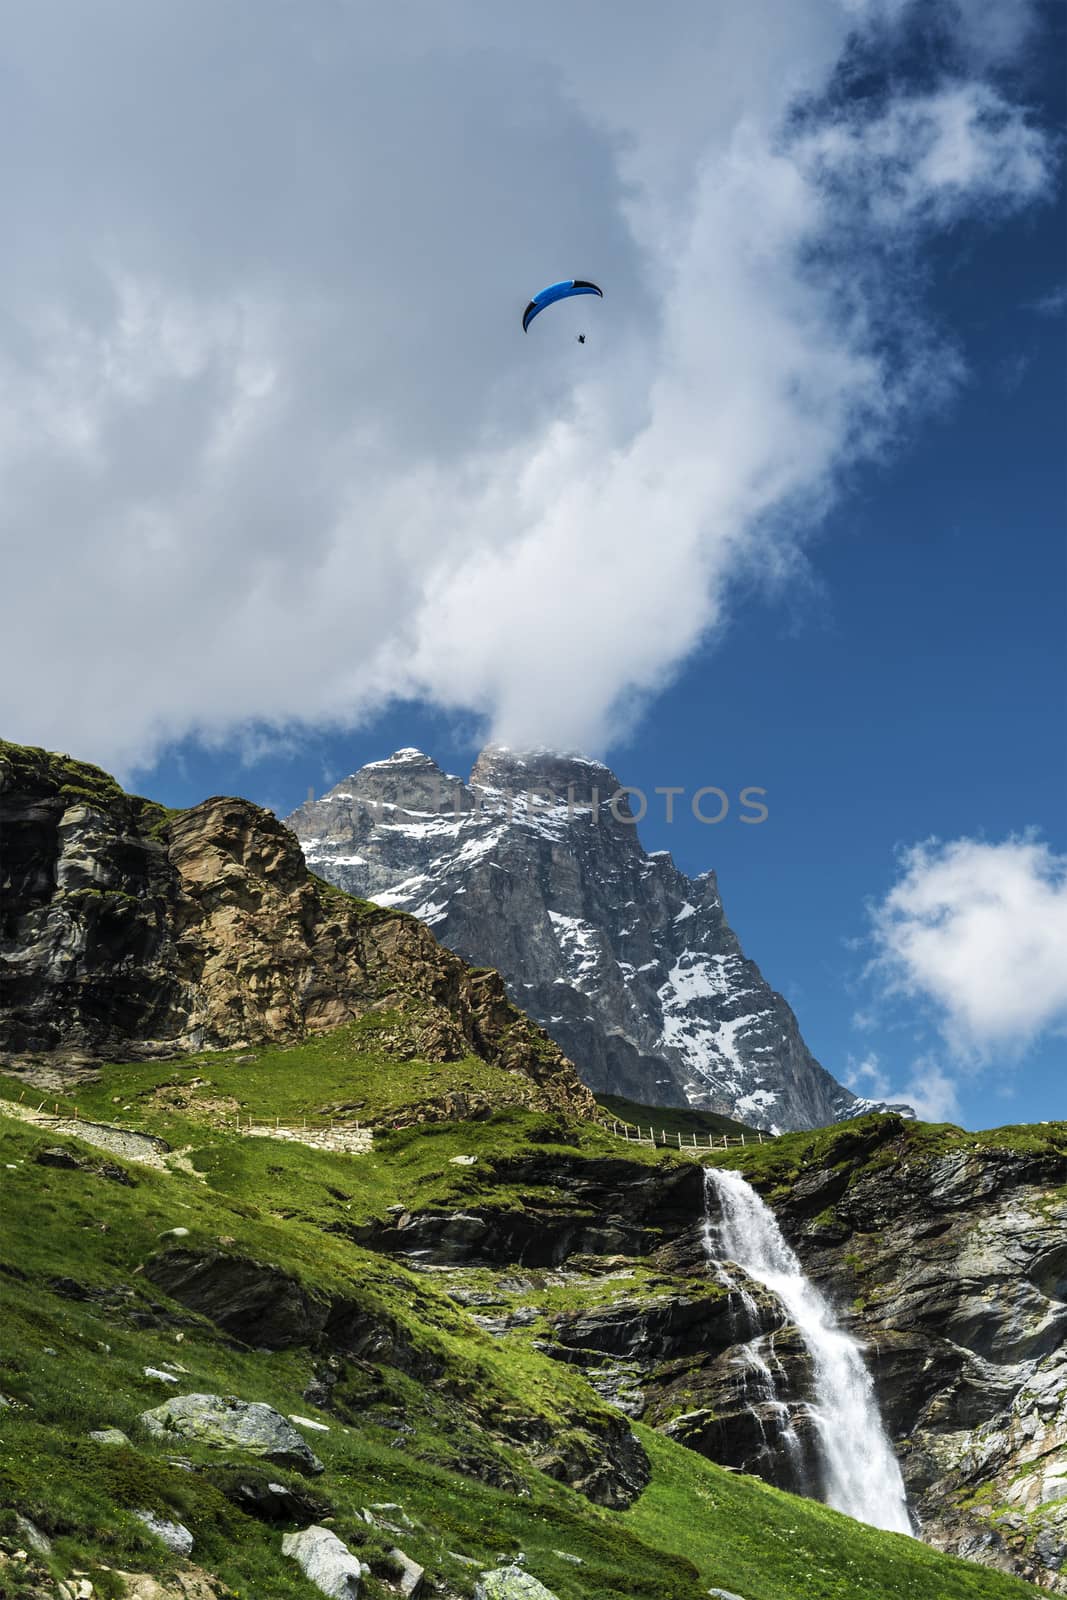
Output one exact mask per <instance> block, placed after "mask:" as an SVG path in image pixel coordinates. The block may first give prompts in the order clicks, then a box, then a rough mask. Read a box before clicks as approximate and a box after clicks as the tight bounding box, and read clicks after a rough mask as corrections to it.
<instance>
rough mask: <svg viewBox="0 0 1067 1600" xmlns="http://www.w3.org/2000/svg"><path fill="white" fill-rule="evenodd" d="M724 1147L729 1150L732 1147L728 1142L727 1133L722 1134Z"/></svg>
mask: <svg viewBox="0 0 1067 1600" xmlns="http://www.w3.org/2000/svg"><path fill="white" fill-rule="evenodd" d="M722 1147H723V1149H724V1150H729V1148H730V1146H729V1144H728V1143H727V1142H726V1135H725V1133H724V1134H723V1136H722Z"/></svg>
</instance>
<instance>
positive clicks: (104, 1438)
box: [89, 1428, 130, 1445]
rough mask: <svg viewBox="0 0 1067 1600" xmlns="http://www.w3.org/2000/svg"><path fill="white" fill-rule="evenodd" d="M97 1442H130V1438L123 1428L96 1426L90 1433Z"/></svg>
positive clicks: (91, 1437) (117, 1443)
mask: <svg viewBox="0 0 1067 1600" xmlns="http://www.w3.org/2000/svg"><path fill="white" fill-rule="evenodd" d="M89 1437H90V1439H95V1440H96V1443H97V1444H116V1445H119V1444H127V1445H128V1444H129V1442H130V1441H129V1439H127V1437H126V1435H125V1434H124V1433H123V1431H122V1429H121V1428H94V1429H93V1431H92V1433H90V1435H89Z"/></svg>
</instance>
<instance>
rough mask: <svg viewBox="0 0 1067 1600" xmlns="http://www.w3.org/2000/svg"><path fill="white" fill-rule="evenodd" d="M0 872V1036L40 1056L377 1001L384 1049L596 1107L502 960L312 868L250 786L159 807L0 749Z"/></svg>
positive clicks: (249, 1030)
mask: <svg viewBox="0 0 1067 1600" xmlns="http://www.w3.org/2000/svg"><path fill="white" fill-rule="evenodd" d="M0 888H2V890H3V906H2V911H0V1050H2V1051H4V1052H6V1053H8V1054H9V1055H10V1056H15V1057H23V1058H25V1057H26V1056H29V1055H34V1056H38V1057H42V1058H43V1061H44V1066H45V1069H46V1070H48V1069H49V1068H50V1069H51V1070H52V1071H53V1072H54V1069H55V1066H56V1063H57V1061H60V1062H61V1061H63V1060H70V1061H71V1065H72V1067H73V1066H74V1064H75V1061H77V1062H78V1063H80V1064H81V1065H82V1066H83V1065H84V1062H85V1060H86V1059H89V1060H92V1059H112V1060H114V1059H116V1058H119V1059H122V1058H125V1059H137V1058H140V1057H143V1056H150V1055H171V1054H180V1053H182V1052H187V1051H190V1050H199V1049H205V1048H207V1049H213V1048H226V1047H232V1046H235V1045H241V1044H246V1043H247V1044H249V1045H265V1044H279V1043H286V1042H292V1041H296V1040H299V1039H301V1038H305V1037H307V1036H308V1035H312V1034H322V1033H326V1032H329V1031H330V1030H332V1029H334V1028H337V1027H338V1026H340V1025H341V1024H343V1023H346V1022H351V1021H353V1020H355V1019H357V1018H360V1017H364V1016H366V1015H367V1014H368V1013H378V1014H381V1016H382V1018H383V1029H382V1033H381V1035H380V1036H376V1044H378V1045H379V1046H380V1047H382V1048H384V1049H386V1050H391V1051H392V1052H393V1053H395V1054H396V1055H398V1056H401V1057H404V1056H409V1057H410V1056H418V1057H419V1058H421V1059H424V1060H429V1061H450V1060H458V1059H460V1058H462V1057H463V1056H467V1055H474V1056H479V1057H481V1058H482V1059H483V1060H486V1061H489V1062H492V1063H493V1064H494V1065H498V1066H500V1067H501V1068H502V1069H504V1070H505V1071H507V1072H510V1073H513V1074H515V1075H516V1083H515V1085H514V1088H515V1091H516V1092H515V1093H514V1095H513V1096H511V1098H513V1099H515V1100H517V1101H524V1100H525V1101H528V1103H530V1104H532V1105H543V1106H553V1107H556V1108H559V1109H564V1110H567V1111H570V1112H573V1113H576V1114H579V1115H589V1114H592V1112H593V1109H594V1108H593V1101H592V1097H591V1096H590V1094H589V1092H588V1091H587V1090H586V1089H585V1088H584V1087H583V1086H582V1085H581V1084H580V1082H579V1081H578V1078H577V1074H576V1073H575V1071H574V1068H573V1067H572V1066H571V1064H570V1062H569V1061H567V1059H566V1057H565V1056H564V1055H563V1054H562V1052H561V1051H560V1050H559V1049H558V1047H557V1046H556V1045H554V1044H553V1043H552V1041H551V1040H550V1039H549V1038H548V1036H547V1035H546V1034H545V1033H544V1032H543V1031H542V1030H541V1029H540V1028H538V1027H537V1026H536V1025H535V1024H534V1023H532V1022H530V1021H529V1019H528V1018H526V1017H525V1016H524V1015H523V1014H522V1013H521V1012H520V1011H518V1010H517V1009H516V1008H515V1007H514V1006H512V1005H511V1004H510V1002H509V1001H508V999H507V996H506V994H505V991H504V986H503V983H502V981H501V979H500V977H499V976H498V974H496V973H495V972H491V971H484V970H474V969H472V968H471V967H469V966H467V964H466V963H465V962H464V961H462V960H461V959H460V958H459V957H457V956H454V955H452V954H451V953H450V952H449V951H446V950H444V949H443V948H442V947H441V946H440V945H438V943H437V942H436V940H435V939H434V937H433V935H432V934H431V933H430V932H429V930H428V929H427V928H425V927H424V926H423V925H422V924H421V923H419V922H416V921H415V920H414V919H413V918H411V917H407V916H404V915H402V914H400V913H397V912H392V911H388V910H385V909H382V908H380V907H377V906H369V905H367V904H366V903H365V902H362V901H359V900H355V899H353V898H352V897H351V896H349V895H346V894H343V893H341V892H339V891H337V890H335V889H332V888H330V887H329V886H328V885H326V884H323V883H321V882H320V881H319V880H318V879H316V878H313V877H312V876H311V875H310V874H309V873H308V871H307V868H306V867H305V865H304V858H303V855H302V853H301V850H300V846H299V844H298V843H297V841H296V839H295V838H294V836H293V835H292V834H291V833H290V832H289V831H288V829H287V828H285V827H283V825H282V824H281V823H280V822H279V821H278V820H277V818H276V817H274V816H273V815H272V814H271V813H270V812H267V811H264V810H262V809H261V808H260V807H258V806H254V805H252V804H251V803H250V802H249V801H246V800H233V799H225V798H214V799H210V800H205V801H204V802H203V803H202V804H201V805H198V806H194V807H193V808H192V809H191V810H189V811H185V812H181V813H179V814H177V815H171V816H169V817H168V815H167V814H166V813H164V812H163V811H162V809H161V808H160V807H157V806H154V805H152V803H151V802H148V801H144V800H139V799H137V798H135V797H132V796H129V795H126V794H123V792H122V791H121V790H120V789H119V788H118V786H117V785H116V784H115V783H114V782H113V780H111V779H110V778H108V777H107V775H106V774H104V773H101V772H100V771H99V770H98V769H97V768H94V767H87V766H85V765H83V764H79V763H73V762H70V761H69V760H68V759H67V758H66V757H62V756H52V755H49V754H48V753H46V752H44V751H34V750H30V751H27V750H23V749H21V748H20V747H16V746H11V745H0ZM527 1086H528V1087H527Z"/></svg>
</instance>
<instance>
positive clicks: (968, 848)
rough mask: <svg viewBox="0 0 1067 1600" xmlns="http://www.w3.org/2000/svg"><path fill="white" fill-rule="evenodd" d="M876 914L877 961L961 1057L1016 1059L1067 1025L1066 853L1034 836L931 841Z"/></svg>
mask: <svg viewBox="0 0 1067 1600" xmlns="http://www.w3.org/2000/svg"><path fill="white" fill-rule="evenodd" d="M901 867H902V871H901V875H900V878H899V879H898V881H897V883H896V884H894V886H893V888H892V889H891V890H890V891H889V893H888V894H887V895H886V896H885V898H884V900H883V901H882V902H881V904H880V905H877V906H876V907H874V908H873V910H872V918H873V936H874V941H875V945H876V949H877V956H876V959H875V962H874V965H873V968H872V971H873V973H874V975H875V976H876V977H878V978H879V979H880V981H881V982H882V984H883V985H884V988H885V990H886V992H888V993H889V994H890V995H897V996H903V997H905V998H907V999H909V1000H915V1001H918V1002H919V1003H920V1004H921V1005H923V1006H924V1007H928V1008H929V1009H930V1010H931V1012H932V1015H933V1018H934V1021H935V1023H936V1025H937V1026H938V1028H939V1030H940V1032H941V1033H942V1035H943V1037H944V1039H945V1041H946V1043H947V1044H948V1045H949V1046H950V1047H951V1049H952V1050H953V1051H955V1052H956V1053H957V1054H958V1055H959V1056H962V1057H969V1058H971V1059H972V1060H977V1061H979V1062H981V1061H988V1060H989V1059H990V1058H992V1057H998V1058H1000V1059H1007V1060H1011V1059H1015V1058H1017V1057H1018V1056H1020V1055H1021V1054H1022V1053H1023V1052H1024V1051H1025V1050H1026V1049H1027V1048H1028V1047H1029V1046H1031V1045H1032V1044H1033V1043H1034V1042H1035V1041H1036V1040H1037V1039H1038V1038H1039V1037H1040V1036H1041V1035H1043V1034H1046V1033H1048V1032H1049V1031H1053V1030H1057V1031H1058V1030H1062V1029H1064V1028H1065V1027H1067V856H1059V855H1056V854H1055V853H1054V852H1053V851H1052V850H1051V849H1050V848H1049V846H1048V845H1047V844H1045V843H1042V842H1041V841H1040V840H1038V839H1037V838H1035V837H1032V836H1026V837H1021V838H1011V839H1007V840H1004V841H1002V842H1001V843H989V842H986V841H983V840H977V839H956V840H952V841H950V842H948V843H942V842H940V841H938V840H931V841H929V842H928V843H926V844H922V845H917V846H915V847H913V848H912V849H910V850H908V851H906V852H905V854H904V855H903V857H902V862H901Z"/></svg>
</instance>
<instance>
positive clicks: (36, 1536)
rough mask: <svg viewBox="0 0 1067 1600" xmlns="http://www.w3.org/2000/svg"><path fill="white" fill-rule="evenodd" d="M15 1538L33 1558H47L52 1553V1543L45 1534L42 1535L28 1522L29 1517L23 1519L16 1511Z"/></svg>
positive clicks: (38, 1529)
mask: <svg viewBox="0 0 1067 1600" xmlns="http://www.w3.org/2000/svg"><path fill="white" fill-rule="evenodd" d="M15 1536H16V1538H17V1539H18V1540H19V1541H20V1543H22V1544H24V1545H25V1546H26V1548H27V1549H28V1550H32V1551H33V1553H34V1555H35V1556H48V1555H51V1553H52V1541H51V1539H49V1538H48V1536H47V1534H44V1533H42V1532H41V1530H40V1528H38V1527H37V1526H36V1525H35V1524H34V1523H32V1522H31V1521H30V1519H29V1517H24V1516H22V1515H20V1513H19V1512H17V1511H16V1512H15Z"/></svg>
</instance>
